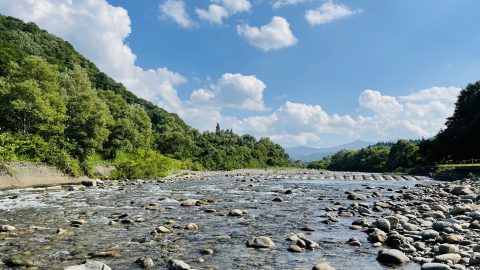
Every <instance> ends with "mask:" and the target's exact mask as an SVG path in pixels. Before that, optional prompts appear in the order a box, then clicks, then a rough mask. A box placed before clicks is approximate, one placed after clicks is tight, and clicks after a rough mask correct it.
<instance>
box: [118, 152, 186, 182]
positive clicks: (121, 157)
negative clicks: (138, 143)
mask: <svg viewBox="0 0 480 270" xmlns="http://www.w3.org/2000/svg"><path fill="white" fill-rule="evenodd" d="M113 163H114V164H115V165H116V167H117V169H116V170H115V171H113V172H112V175H111V178H113V179H134V178H155V177H164V176H167V175H169V174H170V173H172V172H174V171H179V170H180V168H181V165H182V163H181V162H180V161H178V160H174V159H171V158H168V157H165V156H163V155H161V154H160V153H158V152H155V151H153V150H138V151H136V152H134V153H124V152H122V151H117V153H116V155H115V160H114V162H113Z"/></svg>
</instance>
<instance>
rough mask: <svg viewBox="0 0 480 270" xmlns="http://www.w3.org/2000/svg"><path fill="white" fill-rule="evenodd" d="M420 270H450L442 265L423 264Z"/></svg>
mask: <svg viewBox="0 0 480 270" xmlns="http://www.w3.org/2000/svg"><path fill="white" fill-rule="evenodd" d="M422 270H450V266H448V265H446V264H443V263H425V264H423V265H422Z"/></svg>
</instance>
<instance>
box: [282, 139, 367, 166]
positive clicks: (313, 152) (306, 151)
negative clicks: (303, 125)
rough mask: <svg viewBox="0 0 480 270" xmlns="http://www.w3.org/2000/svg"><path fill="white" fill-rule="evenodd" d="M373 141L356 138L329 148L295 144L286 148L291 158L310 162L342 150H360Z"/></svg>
mask: <svg viewBox="0 0 480 270" xmlns="http://www.w3.org/2000/svg"><path fill="white" fill-rule="evenodd" d="M373 144H375V143H373V142H366V141H362V140H356V141H353V142H350V143H346V144H341V145H338V146H334V147H328V148H315V147H308V146H294V147H287V148H285V150H286V151H287V153H288V154H289V155H290V158H291V159H293V160H303V161H306V162H310V161H312V160H319V159H322V158H324V157H326V156H330V155H333V154H335V153H336V152H338V151H340V150H344V149H345V150H358V149H361V148H364V147H367V146H369V145H373Z"/></svg>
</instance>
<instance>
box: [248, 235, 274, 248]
mask: <svg viewBox="0 0 480 270" xmlns="http://www.w3.org/2000/svg"><path fill="white" fill-rule="evenodd" d="M247 247H250V248H274V247H275V243H273V241H272V239H270V237H267V236H258V237H252V238H250V239H249V240H248V241H247Z"/></svg>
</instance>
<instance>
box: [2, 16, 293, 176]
mask: <svg viewBox="0 0 480 270" xmlns="http://www.w3.org/2000/svg"><path fill="white" fill-rule="evenodd" d="M0 48H1V49H0V162H1V161H2V160H3V161H5V160H34V161H41V162H47V163H50V164H55V165H57V166H59V167H61V168H62V169H64V170H65V171H67V172H68V173H70V174H72V175H78V174H80V173H82V172H84V173H87V174H91V173H92V167H93V166H94V165H95V164H97V163H105V162H113V163H115V164H116V165H118V168H119V169H118V171H117V172H116V173H117V177H152V176H157V175H163V174H165V173H166V172H167V171H168V170H170V169H178V168H182V167H183V168H190V169H209V170H225V169H235V168H262V167H267V166H286V165H288V164H289V160H288V155H287V154H286V153H285V152H284V150H283V148H282V147H281V146H279V145H278V144H275V143H273V142H272V141H271V140H269V139H268V138H262V139H260V140H256V139H255V138H254V137H252V136H249V135H243V136H239V135H237V134H235V133H233V132H232V131H231V130H222V129H221V128H220V127H219V126H217V129H216V131H215V132H199V131H198V130H196V129H193V128H191V127H189V126H188V125H187V124H185V123H184V122H183V120H182V119H180V117H178V116H177V115H176V114H173V113H168V112H166V111H165V110H163V109H162V108H159V107H158V106H156V105H154V104H152V103H151V102H148V101H146V100H143V99H141V98H138V97H136V96H135V95H134V94H133V93H131V92H130V91H128V90H127V89H126V88H125V87H124V86H123V85H122V84H120V83H117V82H115V81H114V80H113V79H111V78H110V77H108V76H107V75H106V74H105V73H103V72H101V71H100V70H99V69H98V68H97V67H96V66H95V65H94V64H93V63H92V62H90V61H89V60H88V59H86V58H85V57H83V56H82V55H80V54H79V53H77V52H76V51H75V50H74V48H73V47H72V46H71V45H70V44H69V43H68V42H65V41H63V40H62V39H60V38H58V37H55V36H53V35H51V34H49V33H48V32H46V31H44V30H42V29H40V28H38V27H37V26H36V25H35V24H33V23H24V22H22V21H20V20H18V19H15V18H12V17H6V16H1V15H0ZM215 124H216V123H212V126H214V125H215Z"/></svg>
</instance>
